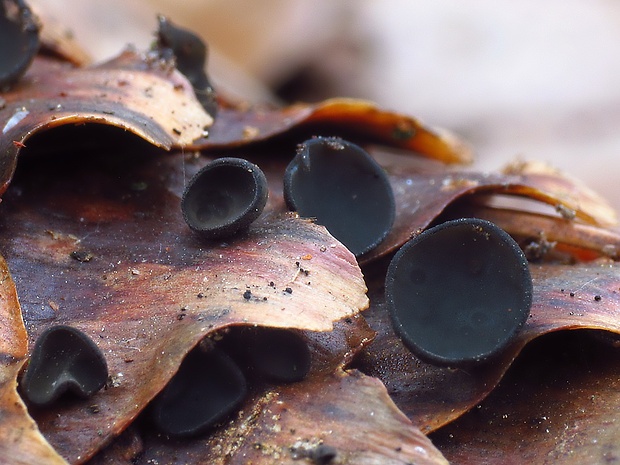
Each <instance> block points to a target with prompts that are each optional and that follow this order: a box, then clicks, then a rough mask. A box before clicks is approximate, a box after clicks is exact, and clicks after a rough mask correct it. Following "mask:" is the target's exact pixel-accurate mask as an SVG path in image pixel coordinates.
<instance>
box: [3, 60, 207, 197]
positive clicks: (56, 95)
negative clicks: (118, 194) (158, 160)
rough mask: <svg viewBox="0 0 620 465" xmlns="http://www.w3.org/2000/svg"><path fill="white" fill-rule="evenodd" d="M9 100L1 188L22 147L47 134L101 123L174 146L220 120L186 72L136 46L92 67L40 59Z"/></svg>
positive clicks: (6, 100)
mask: <svg viewBox="0 0 620 465" xmlns="http://www.w3.org/2000/svg"><path fill="white" fill-rule="evenodd" d="M2 101H3V105H0V127H1V128H2V130H1V137H0V155H1V158H0V193H1V192H4V191H5V190H6V188H7V186H8V183H9V182H10V179H11V176H12V175H13V172H14V170H15V166H16V163H17V155H18V152H19V150H20V148H22V147H24V146H26V145H27V144H28V139H29V138H30V137H32V136H33V135H34V134H37V133H39V132H40V131H43V130H48V129H51V128H55V127H58V126H62V125H77V124H87V123H98V124H105V125H112V126H116V127H119V128H122V129H125V130H127V131H130V132H132V133H134V134H136V135H138V136H140V137H142V138H143V139H145V140H147V141H148V142H150V143H151V144H154V145H156V146H158V147H162V148H166V149H169V148H170V147H172V146H177V147H179V146H186V145H188V144H190V143H191V142H192V141H194V140H195V139H197V138H199V137H201V136H202V135H203V133H204V131H205V130H207V129H208V128H209V126H210V125H211V124H212V122H213V119H212V118H211V116H209V115H208V114H206V113H205V112H204V110H203V109H202V107H201V106H200V104H199V103H198V102H197V101H196V98H195V96H194V93H193V90H192V87H191V84H189V82H188V81H187V80H186V79H185V77H183V76H182V75H181V74H180V73H178V72H177V71H175V70H174V69H173V67H171V66H170V65H169V64H166V63H162V62H161V61H159V60H158V59H157V57H148V56H146V57H145V56H141V55H139V54H137V53H136V52H133V51H126V52H124V53H123V54H121V55H120V56H119V57H117V58H115V59H113V60H111V61H109V62H106V63H103V64H101V65H98V66H94V67H89V68H75V67H73V66H71V65H68V64H67V63H63V62H58V61H55V60H52V59H49V58H43V57H38V58H37V59H35V61H34V63H33V64H32V66H31V68H30V69H29V70H28V72H27V73H26V75H25V76H24V77H23V78H22V79H21V80H20V82H19V83H18V84H17V85H16V86H15V87H14V88H13V89H12V90H11V92H8V93H5V94H3V95H2Z"/></svg>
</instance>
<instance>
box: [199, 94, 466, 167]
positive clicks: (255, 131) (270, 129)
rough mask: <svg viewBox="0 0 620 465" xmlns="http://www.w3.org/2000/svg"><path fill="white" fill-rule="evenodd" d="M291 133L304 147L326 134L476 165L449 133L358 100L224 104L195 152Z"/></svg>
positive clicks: (242, 144) (230, 146) (433, 157)
mask: <svg viewBox="0 0 620 465" xmlns="http://www.w3.org/2000/svg"><path fill="white" fill-rule="evenodd" d="M290 134H296V135H297V136H298V139H299V140H298V143H301V142H303V140H304V138H308V137H310V136H312V135H317V134H321V135H325V136H339V137H342V138H345V139H347V138H351V139H352V140H363V141H366V142H373V143H379V144H383V145H388V146H391V147H400V148H403V149H406V150H411V151H415V152H418V153H419V154H421V155H423V156H425V157H428V158H431V159H436V160H439V161H442V162H444V163H469V162H471V161H472V152H471V149H470V148H469V147H468V146H467V145H466V144H465V143H464V142H463V141H461V140H459V139H458V138H457V137H456V136H454V135H452V134H450V133H448V132H447V131H444V130H441V131H439V130H433V129H430V128H429V127H426V126H424V125H423V124H422V123H421V122H420V121H418V120H416V119H415V118H412V117H410V116H406V115H403V114H399V113H394V112H389V111H386V110H382V109H381V108H379V107H378V106H376V105H375V104H373V103H370V102H367V101H363V100H354V99H333V100H326V101H324V102H321V103H318V104H312V105H311V104H297V105H292V106H289V107H286V108H278V109H274V108H247V107H241V106H237V107H231V106H228V105H224V106H223V107H221V108H220V110H219V112H218V117H217V121H216V122H215V124H214V125H213V127H212V129H211V130H210V131H209V137H208V138H207V139H202V140H200V141H197V142H196V145H195V148H197V149H204V150H215V149H223V148H235V147H241V146H245V145H247V144H250V143H253V142H262V141H267V140H269V139H272V138H274V137H276V136H284V135H286V136H288V135H290ZM292 155H293V154H291V155H290V156H291V157H292Z"/></svg>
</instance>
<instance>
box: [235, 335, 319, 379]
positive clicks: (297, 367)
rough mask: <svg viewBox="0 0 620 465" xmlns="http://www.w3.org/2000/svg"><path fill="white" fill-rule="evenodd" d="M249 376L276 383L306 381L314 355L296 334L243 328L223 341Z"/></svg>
mask: <svg viewBox="0 0 620 465" xmlns="http://www.w3.org/2000/svg"><path fill="white" fill-rule="evenodd" d="M223 342H224V343H225V345H226V348H227V349H228V350H229V352H230V353H231V354H234V356H235V357H236V358H237V359H238V360H239V362H240V364H241V365H242V366H244V367H245V368H247V370H248V372H249V373H250V374H252V375H254V376H257V377H259V378H265V379H267V380H268V381H272V382H281V383H292V382H296V381H301V380H303V379H304V378H305V377H306V376H307V374H308V372H309V371H310V365H311V355H310V348H309V347H308V344H307V343H306V341H305V340H304V339H303V338H302V337H301V336H299V335H298V334H297V333H295V332H294V331H292V330H288V329H280V328H264V327H257V328H243V329H242V330H240V331H236V332H235V333H231V334H229V335H227V337H226V338H224V341H223Z"/></svg>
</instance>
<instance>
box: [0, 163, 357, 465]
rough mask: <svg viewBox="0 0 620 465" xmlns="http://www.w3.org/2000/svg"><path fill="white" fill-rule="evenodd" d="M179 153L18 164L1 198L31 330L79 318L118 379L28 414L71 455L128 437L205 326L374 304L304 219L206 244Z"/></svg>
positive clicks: (274, 321) (341, 251)
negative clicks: (193, 218)
mask: <svg viewBox="0 0 620 465" xmlns="http://www.w3.org/2000/svg"><path fill="white" fill-rule="evenodd" d="M184 160H185V159H184V156H183V155H182V154H175V155H169V156H168V155H167V156H162V155H161V154H160V155H159V156H154V155H153V154H152V153H148V154H146V155H145V156H144V157H135V158H134V160H133V162H132V161H131V160H130V159H128V158H126V157H125V158H123V157H122V156H118V157H114V156H112V155H110V154H105V155H104V156H103V157H102V158H96V157H93V158H91V159H90V160H86V161H85V160H81V162H80V163H77V162H76V161H75V160H73V161H71V160H64V163H59V161H58V160H57V159H55V160H50V161H49V163H46V162H45V159H38V160H32V163H29V164H28V166H26V163H25V161H26V160H23V161H22V164H21V165H20V166H22V167H24V168H23V170H22V171H21V174H22V176H18V177H17V178H16V179H15V180H14V181H13V185H12V186H11V189H9V191H8V192H7V194H6V196H5V199H4V200H3V202H2V204H1V212H0V229H1V231H2V234H1V235H2V239H0V242H1V248H2V250H3V251H5V253H6V256H7V261H8V263H9V266H10V267H11V269H12V270H14V277H15V280H16V285H17V289H18V292H19V295H20V301H21V302H22V311H23V315H24V320H25V322H26V327H27V329H28V332H29V336H30V340H31V341H34V340H35V338H36V337H37V335H38V334H40V333H41V331H43V330H44V329H45V328H47V327H49V326H50V325H53V324H70V325H73V326H75V327H77V328H78V329H80V330H82V331H84V332H86V333H87V334H88V335H90V336H91V337H92V338H93V339H94V340H96V341H97V343H98V345H99V347H100V348H101V349H102V350H103V352H104V354H105V355H106V358H107V363H108V367H109V370H110V373H111V374H112V378H113V380H114V382H113V385H116V384H119V386H118V387H111V388H109V389H107V390H105V391H102V392H100V393H98V394H97V395H95V396H94V397H93V398H92V399H90V400H88V401H75V402H67V403H60V404H58V405H57V406H55V407H53V408H50V409H46V410H38V411H33V412H32V414H33V416H34V417H35V419H36V421H37V423H38V424H39V427H40V429H41V430H42V432H43V433H44V435H45V436H46V437H47V439H48V440H49V441H50V443H51V444H52V445H53V446H54V447H55V448H56V450H58V451H59V452H60V453H61V455H63V456H64V457H66V458H67V459H69V460H70V461H71V462H81V461H84V460H86V459H87V458H88V457H90V456H91V455H92V454H94V453H95V452H96V451H97V450H98V449H99V448H101V447H102V446H103V445H104V444H105V443H107V442H109V441H110V439H111V438H112V437H114V436H115V435H117V434H118V433H120V432H121V431H122V430H123V429H124V428H125V427H126V426H127V425H128V424H129V423H130V422H131V421H132V420H133V419H134V418H135V417H136V416H137V415H138V413H139V412H140V411H141V410H142V408H143V407H144V406H145V405H146V404H147V403H148V402H149V401H150V400H151V399H152V398H153V397H154V396H155V395H156V394H157V393H158V392H159V391H160V390H161V389H162V387H163V386H164V385H165V384H166V383H167V382H168V380H169V379H170V378H171V376H172V375H173V374H174V372H175V371H176V370H177V368H178V366H179V363H180V361H181V360H182V359H183V357H184V356H185V354H186V353H187V352H188V351H189V350H190V349H191V348H192V347H193V346H194V345H196V344H197V343H198V342H199V341H200V340H201V339H203V338H204V337H205V336H208V335H210V334H213V333H214V332H216V331H218V330H220V329H223V328H225V327H228V326H231V325H237V324H245V325H265V326H274V327H284V328H300V329H307V330H316V331H325V330H330V329H331V328H332V324H333V322H334V321H337V320H339V319H341V318H344V317H346V316H350V315H353V314H355V313H357V312H358V311H359V310H361V309H364V308H365V307H366V306H367V305H368V301H367V297H366V295H365V291H366V287H365V284H364V280H363V278H362V275H361V272H360V270H359V267H358V266H357V264H356V262H355V258H354V257H353V255H352V254H351V253H350V252H349V251H347V250H346V249H345V248H344V247H343V246H342V245H340V244H338V243H337V242H336V241H335V240H334V239H333V238H332V237H331V236H329V235H328V234H327V233H326V231H325V229H324V228H322V227H320V226H317V225H313V224H311V223H310V222H308V221H304V220H300V219H298V218H295V217H292V216H290V215H289V216H284V217H282V216H273V217H270V218H265V219H263V220H262V221H261V220H259V221H258V222H257V223H255V224H254V225H253V226H252V227H251V228H250V230H249V232H248V233H247V234H246V235H242V236H237V237H235V238H231V240H230V241H229V242H227V243H222V242H203V241H200V240H199V239H198V238H197V237H195V236H194V235H193V234H192V232H191V231H190V230H189V228H187V226H186V224H185V222H184V221H183V219H182V216H181V209H180V194H179V192H180V191H182V189H183V183H184V171H183V167H184V165H185V162H184ZM196 163H197V164H201V163H204V161H203V160H200V161H197V162H196ZM301 257H305V258H306V260H304V261H303V265H300V263H301V261H302V260H303V259H302V258H301ZM301 266H303V269H304V270H305V271H301V269H300V267H301ZM91 404H96V405H97V406H98V407H97V411H98V412H97V414H96V415H95V414H93V413H92V411H91V410H89V409H88V406H89V405H91ZM86 425H91V426H92V427H91V428H88V427H86Z"/></svg>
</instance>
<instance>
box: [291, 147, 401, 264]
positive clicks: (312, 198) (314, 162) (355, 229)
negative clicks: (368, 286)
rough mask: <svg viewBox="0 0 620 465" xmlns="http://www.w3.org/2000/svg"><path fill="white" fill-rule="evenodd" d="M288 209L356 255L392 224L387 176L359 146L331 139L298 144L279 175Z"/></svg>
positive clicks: (391, 197)
mask: <svg viewBox="0 0 620 465" xmlns="http://www.w3.org/2000/svg"><path fill="white" fill-rule="evenodd" d="M284 200H285V201H286V204H287V206H288V208H289V209H291V210H295V211H297V212H298V213H299V215H301V216H302V217H306V218H309V217H313V218H316V221H317V223H319V224H322V225H323V226H325V227H326V228H327V229H328V230H329V232H330V233H331V234H332V235H333V236H334V237H335V238H336V239H338V240H339V241H341V242H342V243H343V244H344V245H345V246H346V247H347V248H348V249H349V250H350V251H351V252H353V254H355V256H356V257H359V256H361V255H363V254H365V253H367V252H369V251H370V250H372V249H373V248H375V247H376V246H377V245H379V243H380V242H381V241H382V240H383V239H385V237H386V236H387V235H388V233H389V232H390V230H391V228H392V225H393V223H394V217H395V211H396V209H395V204H394V194H393V192H392V188H391V186H390V182H389V180H388V177H387V175H386V174H385V172H384V171H383V169H382V168H381V166H379V164H378V163H377V162H376V161H375V160H374V159H373V158H372V157H371V156H370V155H369V154H368V153H367V152H366V151H365V150H364V149H362V148H361V147H359V146H357V145H355V144H353V143H351V142H347V141H345V140H342V139H340V138H336V137H317V138H314V139H310V140H307V141H305V142H304V143H303V144H301V145H300V146H299V148H298V151H297V154H296V156H295V158H294V159H293V160H292V161H291V162H290V163H289V165H288V167H287V168H286V172H285V174H284Z"/></svg>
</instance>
